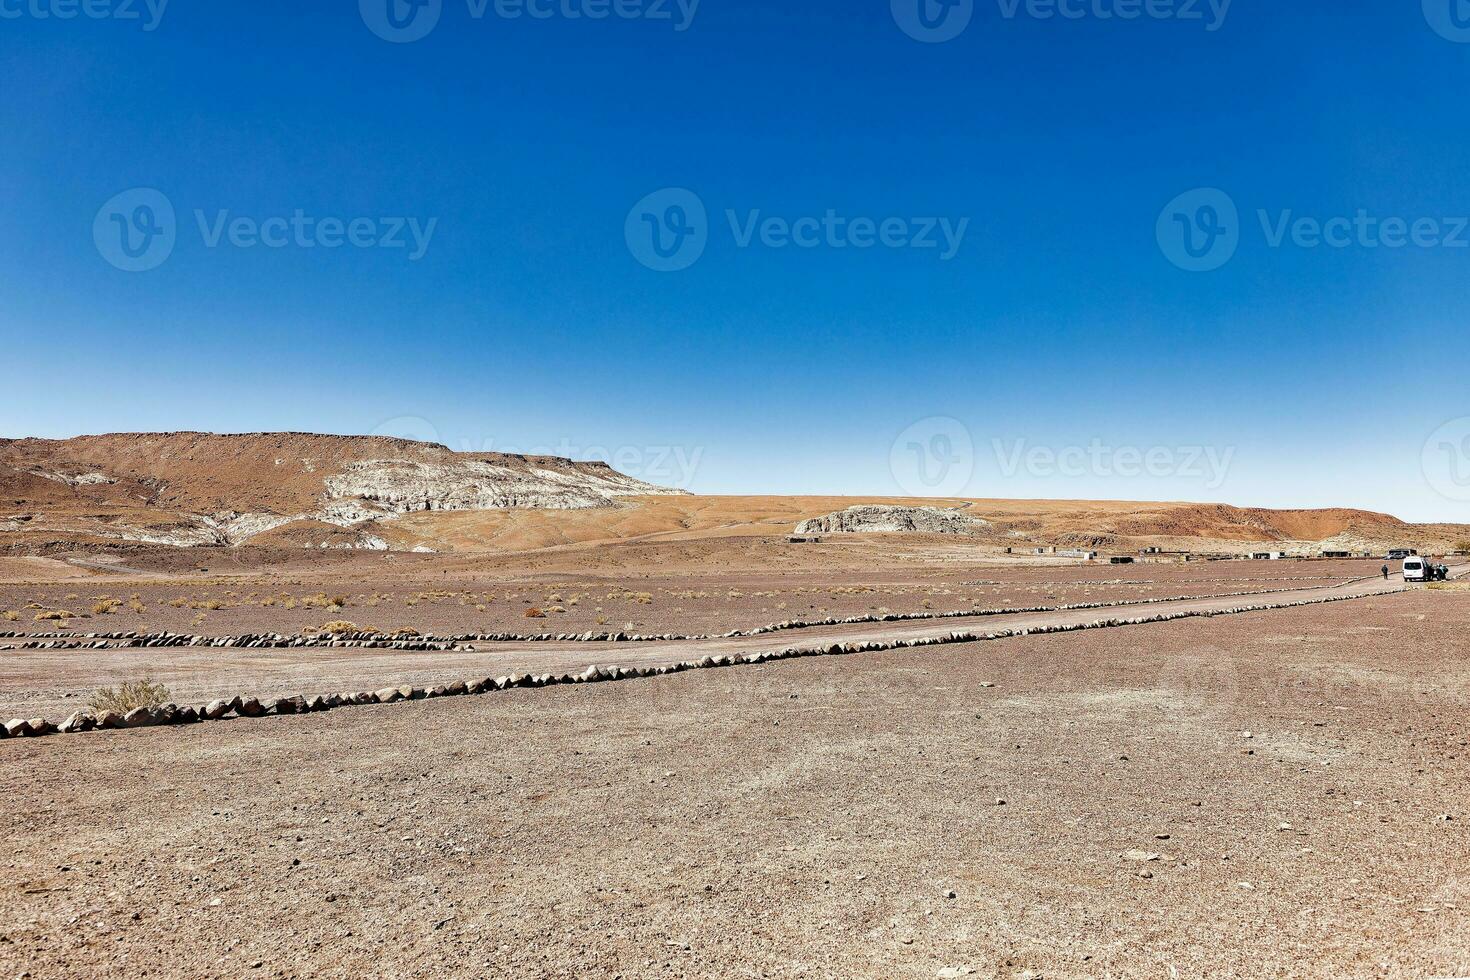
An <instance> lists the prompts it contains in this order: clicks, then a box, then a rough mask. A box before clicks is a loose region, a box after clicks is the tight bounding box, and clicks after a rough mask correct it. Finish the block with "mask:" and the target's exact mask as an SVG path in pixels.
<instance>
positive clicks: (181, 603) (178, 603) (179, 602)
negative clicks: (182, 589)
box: [168, 596, 189, 609]
mask: <svg viewBox="0 0 1470 980" xmlns="http://www.w3.org/2000/svg"><path fill="white" fill-rule="evenodd" d="M168 604H169V605H170V606H173V607H174V608H175V609H183V608H184V607H185V606H187V605H188V604H189V600H188V599H185V598H184V597H183V596H175V597H174V598H172V599H170V600H169V601H168Z"/></svg>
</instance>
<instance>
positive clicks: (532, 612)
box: [521, 606, 546, 619]
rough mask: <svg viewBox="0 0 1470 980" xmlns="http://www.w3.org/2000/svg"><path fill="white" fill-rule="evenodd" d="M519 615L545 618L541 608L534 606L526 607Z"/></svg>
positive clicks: (528, 617)
mask: <svg viewBox="0 0 1470 980" xmlns="http://www.w3.org/2000/svg"><path fill="white" fill-rule="evenodd" d="M521 615H522V616H525V617H526V618H527V619H545V618H546V614H545V613H544V612H542V611H541V610H539V609H537V608H536V607H535V606H530V607H528V608H527V609H526V611H525V612H523V613H521Z"/></svg>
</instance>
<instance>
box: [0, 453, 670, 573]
mask: <svg viewBox="0 0 1470 980" xmlns="http://www.w3.org/2000/svg"><path fill="white" fill-rule="evenodd" d="M0 487H4V488H5V490H6V492H7V494H8V495H9V496H11V497H12V498H13V499H14V500H15V502H16V505H17V506H22V505H24V506H28V507H29V506H31V505H34V509H36V510H44V512H45V513H46V514H47V515H48V516H47V524H48V527H49V528H50V529H51V530H53V531H54V532H56V533H63V534H67V535H77V536H87V537H92V538H104V539H106V538H111V539H117V540H123V541H136V542H144V543H149V544H164V545H173V546H176V547H228V546H234V545H240V544H244V543H246V542H248V541H252V540H255V539H259V542H258V543H269V544H272V545H275V546H278V547H279V546H286V547H304V548H330V549H339V548H341V549H368V550H386V549H387V548H388V547H389V544H388V540H387V539H386V538H385V537H383V536H381V535H380V534H376V533H373V531H374V529H376V528H377V527H378V524H379V522H381V521H385V520H392V519H394V518H397V517H399V516H400V515H403V514H410V513H414V512H418V511H471V510H502V509H557V510H567V509H582V508H594V507H599V508H600V507H612V506H614V505H615V503H614V501H615V498H617V497H622V496H629V495H661V494H673V493H680V492H681V491H677V490H669V489H666V488H664V487H659V486H655V485H653V484H650V483H645V482H643V481H642V480H637V479H634V478H633V477H630V476H626V475H624V474H622V473H619V472H617V471H616V470H614V469H612V468H611V467H609V466H607V465H606V464H604V463H599V462H577V461H574V460H570V459H561V458H558V457H552V456H520V455H514V454H508V453H461V452H454V451H453V450H450V449H449V448H447V447H446V446H442V445H438V444H436V443H428V442H414V441H411V440H406V439H395V438H389V437H383V436H330V435H315V434H311V433H292V432H276V433H249V434H241V435H216V434H212V433H199V432H164V433H119V434H113V435H106V436H84V437H79V438H77V439H69V440H44V439H19V440H16V439H0ZM32 516H33V515H31V514H25V515H16V516H9V515H7V516H4V517H0V530H6V531H18V530H21V529H22V526H23V523H24V522H30V521H31V520H32Z"/></svg>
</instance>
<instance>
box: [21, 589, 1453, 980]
mask: <svg viewBox="0 0 1470 980" xmlns="http://www.w3.org/2000/svg"><path fill="white" fill-rule="evenodd" d="M1467 627H1470V598H1467V595H1466V594H1465V593H1462V592H1425V591H1418V592H1414V593H1409V594H1400V595H1391V596H1385V597H1382V598H1368V599H1360V600H1355V601H1352V602H1344V603H1335V604H1329V605H1323V606H1313V607H1307V608H1304V609H1299V610H1284V611H1275V612H1267V613H1254V614H1244V615H1238V616H1230V617H1221V618H1216V619H1191V620H1184V621H1180V622H1176V623H1169V624H1159V625H1153V626H1138V627H1129V628H1123V629H1114V630H1099V631H1090V632H1085V633H1077V634H1066V635H1057V636H1034V637H1026V638H1018V639H1012V640H1004V641H996V642H990V643H978V644H970V645H964V646H952V647H940V648H929V649H926V650H924V651H922V652H914V651H910V652H903V653H887V654H869V655H859V656H852V657H845V658H841V659H815V660H801V661H788V662H782V663H778V664H767V665H762V666H758V667H749V668H741V669H734V670H719V671H699V672H694V673H688V674H680V675H675V676H671V677H667V678H658V679H650V680H643V681H631V682H623V683H618V684H605V685H593V686H579V687H571V688H552V689H547V690H532V691H513V692H505V693H503V694H498V695H494V696H489V697H483V698H457V699H447V700H443V701H428V702H415V703H412V704H408V705H397V706H391V707H383V708H361V709H354V710H349V711H338V712H332V713H329V714H325V715H310V716H305V717H297V718H275V719H265V720H262V721H259V722H255V723H251V724H248V725H245V724H241V725H212V726H200V727H195V728H184V729H170V730H143V731H137V732H126V733H118V734H107V735H99V736H95V737H93V736H84V737H73V738H55V739H45V740H35V741H31V740H12V741H8V742H4V743H0V756H3V757H4V761H5V765H3V766H0V793H3V798H4V799H5V800H6V801H7V806H6V807H4V808H3V809H0V861H3V862H4V864H5V874H4V876H3V883H0V888H3V890H4V891H3V897H0V903H3V907H4V908H5V909H6V914H5V916H4V917H3V919H0V973H4V974H6V975H12V976H13V975H20V974H23V973H26V972H29V973H30V974H31V975H32V976H36V977H41V976H47V977H51V976H56V977H84V976H85V977H90V976H97V975H101V974H108V973H119V974H125V975H150V976H239V975H241V974H246V975H259V976H307V975H314V976H423V977H428V976H445V975H453V976H505V977H547V976H551V977H593V976H595V977H614V976H622V977H640V978H644V977H654V978H656V977H669V978H675V977H679V978H683V977H720V978H724V977H740V976H749V977H757V976H765V977H794V976H806V977H844V978H847V977H885V978H886V977H916V978H918V977H925V978H929V977H936V976H954V975H973V976H979V977H1006V978H1010V977H1016V976H1022V975H1027V972H1028V971H1029V975H1031V976H1036V975H1043V976H1047V977H1073V976H1076V977H1082V976H1130V977H1132V976H1149V977H1159V976H1183V977H1190V976H1196V977H1199V976H1309V977H1329V976H1330V977H1344V976H1385V975H1387V976H1415V977H1426V976H1456V975H1464V974H1466V973H1467V972H1470V940H1467V938H1466V937H1467V936H1470V885H1467V884H1466V883H1467V882H1470V846H1467V844H1470V841H1467V838H1466V827H1467V825H1470V812H1467V811H1466V810H1465V808H1464V807H1465V800H1466V798H1467V792H1466V791H1467V788H1470V786H1467V772H1466V761H1467V759H1470V755H1467V753H1470V749H1467V748H1466V733H1465V729H1464V724H1463V719H1464V718H1465V714H1466V709H1467V707H1470V705H1467V700H1470V645H1467V640H1466V637H1467V636H1470V630H1467ZM985 684H994V685H995V686H994V687H985V686H982V685H985ZM1247 731H1249V732H1250V733H1252V737H1250V738H1246V737H1244V736H1243V734H1242V733H1243V732H1247ZM1000 800H1004V803H1000V802H998V801H1000ZM1446 815H1448V816H1450V817H1452V818H1453V819H1451V820H1444V819H1441V818H1442V817H1443V816H1446ZM1132 852H1138V853H1132ZM1151 855H1157V859H1155V860H1134V858H1139V857H1146V856H1151ZM951 894H952V895H953V897H950V895H951ZM941 971H951V972H949V973H944V972H941ZM965 971H973V972H972V973H970V972H965Z"/></svg>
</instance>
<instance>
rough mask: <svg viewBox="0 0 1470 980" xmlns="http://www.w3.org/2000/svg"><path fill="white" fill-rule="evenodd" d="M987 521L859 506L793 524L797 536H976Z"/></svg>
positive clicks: (935, 511)
mask: <svg viewBox="0 0 1470 980" xmlns="http://www.w3.org/2000/svg"><path fill="white" fill-rule="evenodd" d="M989 527H990V522H989V521H983V520H981V519H980V518H978V517H970V516H969V515H967V514H965V513H964V512H963V511H958V510H947V509H945V508H942V507H896V506H890V505H887V504H859V505H858V506H856V507H849V508H847V509H846V510H839V511H837V512H836V513H835V514H827V515H825V516H822V517H813V518H811V519H810V520H806V521H802V522H801V523H800V524H798V525H796V533H797V534H864V533H866V534H879V533H895V532H910V533H916V534H979V533H981V532H983V531H985V530H986V529H987V528H989Z"/></svg>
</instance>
